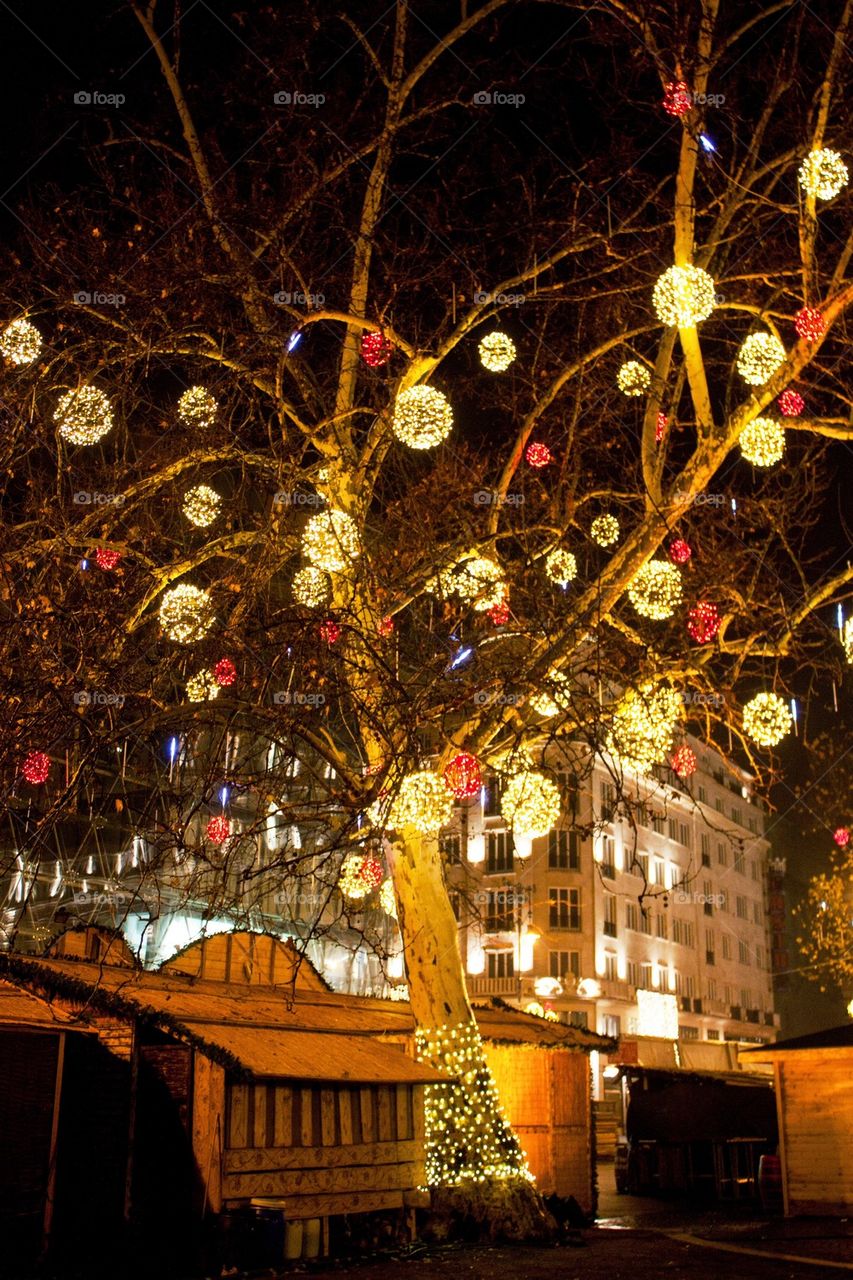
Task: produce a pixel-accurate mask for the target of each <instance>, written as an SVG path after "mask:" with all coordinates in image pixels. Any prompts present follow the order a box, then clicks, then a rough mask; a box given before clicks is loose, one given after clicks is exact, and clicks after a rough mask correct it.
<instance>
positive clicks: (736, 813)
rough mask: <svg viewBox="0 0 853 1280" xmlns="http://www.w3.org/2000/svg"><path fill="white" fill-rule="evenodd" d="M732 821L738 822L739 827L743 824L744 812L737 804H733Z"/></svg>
mask: <svg viewBox="0 0 853 1280" xmlns="http://www.w3.org/2000/svg"><path fill="white" fill-rule="evenodd" d="M732 822H736V823H737V824H738V826H739V827H742V826H743V814H742V813H741V811H740V809H739V808H738V807H737V805H736V804H733V805H732Z"/></svg>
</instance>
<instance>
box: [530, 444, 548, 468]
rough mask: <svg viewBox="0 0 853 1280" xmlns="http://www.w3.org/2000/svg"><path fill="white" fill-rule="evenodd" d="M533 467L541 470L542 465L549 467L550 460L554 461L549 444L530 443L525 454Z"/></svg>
mask: <svg viewBox="0 0 853 1280" xmlns="http://www.w3.org/2000/svg"><path fill="white" fill-rule="evenodd" d="M524 456H525V457H526V459H527V461H528V462H529V464H530V466H531V467H536V469H537V470H539V469H540V468H541V467H547V465H548V463H549V462H553V461H554V458H553V455H552V453H551V450H550V449H549V448H548V446H547V444H536V443H534V444H529V445H528V446H527V452H526V453H525V455H524Z"/></svg>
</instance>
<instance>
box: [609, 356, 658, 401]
mask: <svg viewBox="0 0 853 1280" xmlns="http://www.w3.org/2000/svg"><path fill="white" fill-rule="evenodd" d="M616 385H617V386H618V388H619V390H620V391H621V392H622V393H623V394H624V395H626V396H641V395H644V394H645V392H646V391H648V389H649V387H650V386H651V385H652V375H651V374H650V373H649V371H648V369H647V368H646V366H645V365H644V364H640V362H639V360H626V361H625V363H624V364H623V365H622V367H621V369H620V370H619V372H618V373H617V375H616Z"/></svg>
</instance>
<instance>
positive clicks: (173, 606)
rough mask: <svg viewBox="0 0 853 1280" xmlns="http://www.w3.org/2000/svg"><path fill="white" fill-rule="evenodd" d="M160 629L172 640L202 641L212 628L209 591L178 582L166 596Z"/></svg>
mask: <svg viewBox="0 0 853 1280" xmlns="http://www.w3.org/2000/svg"><path fill="white" fill-rule="evenodd" d="M160 626H161V627H162V628H163V631H164V632H165V634H166V635H167V636H168V638H169V639H170V640H174V641H176V642H177V643H178V644H194V643H195V642H196V640H203V639H204V637H205V636H206V635H207V633H208V631H209V630H210V628H211V627H212V626H213V602H212V600H211V598H210V595H209V594H208V592H207V591H203V590H202V589H201V587H194V586H192V584H191V583H189V582H179V583H178V585H177V586H176V587H171V588H170V589H169V590H168V591H166V592H164V593H163V599H162V601H161V602H160Z"/></svg>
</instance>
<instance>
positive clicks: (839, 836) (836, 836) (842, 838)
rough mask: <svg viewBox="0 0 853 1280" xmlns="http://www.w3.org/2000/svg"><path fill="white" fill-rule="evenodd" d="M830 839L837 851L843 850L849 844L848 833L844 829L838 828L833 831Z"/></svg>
mask: <svg viewBox="0 0 853 1280" xmlns="http://www.w3.org/2000/svg"><path fill="white" fill-rule="evenodd" d="M832 838H833V840H834V841H835V843H836V844H837V845H838V847H839V849H844V848H845V847H846V846H847V845H848V844H849V843H850V832H849V831H848V830H847V828H846V827H838V828H837V829H836V830H835V831H833V833H832Z"/></svg>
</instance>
